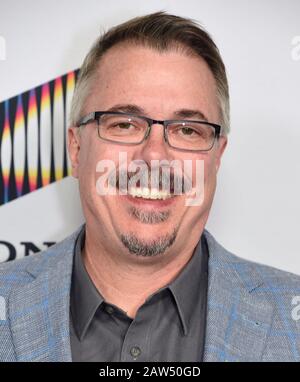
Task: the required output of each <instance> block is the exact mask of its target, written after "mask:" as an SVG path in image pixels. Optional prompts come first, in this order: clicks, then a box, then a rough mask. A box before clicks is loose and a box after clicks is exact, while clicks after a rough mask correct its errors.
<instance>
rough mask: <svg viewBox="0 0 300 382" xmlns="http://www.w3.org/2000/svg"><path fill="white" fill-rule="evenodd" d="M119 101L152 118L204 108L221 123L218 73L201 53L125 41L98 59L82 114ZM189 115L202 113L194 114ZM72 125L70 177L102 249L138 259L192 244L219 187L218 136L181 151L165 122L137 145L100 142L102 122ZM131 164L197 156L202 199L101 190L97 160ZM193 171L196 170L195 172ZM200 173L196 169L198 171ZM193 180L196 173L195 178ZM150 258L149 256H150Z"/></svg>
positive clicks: (220, 143)
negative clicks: (192, 202) (209, 144)
mask: <svg viewBox="0 0 300 382" xmlns="http://www.w3.org/2000/svg"><path fill="white" fill-rule="evenodd" d="M116 107H118V110H120V111H128V110H129V111H134V110H137V111H139V112H138V113H137V114H138V115H144V116H147V117H150V118H153V119H155V120H165V119H179V118H178V111H180V110H182V109H188V110H195V111H199V112H200V113H201V114H203V116H204V117H205V118H206V119H207V120H208V121H209V122H212V123H216V124H218V123H220V114H219V107H218V100H217V96H216V84H215V80H214V77H213V75H212V73H211V71H210V69H209V67H208V66H207V64H206V63H205V61H204V60H202V59H201V58H200V57H191V56H187V55H185V54H184V53H181V52H178V51H177V52H175V51H167V52H164V53H159V52H157V51H155V50H153V49H150V48H146V47H142V46H133V45H129V44H124V43H123V44H121V45H118V46H115V47H113V48H111V49H110V50H109V51H108V52H106V53H105V55H104V56H103V58H102V59H101V61H100V63H99V65H98V70H97V73H96V75H95V77H94V79H93V82H92V85H91V92H90V94H89V96H88V98H87V100H86V102H85V105H84V113H83V115H85V114H88V113H90V112H94V111H105V110H109V109H111V108H113V109H114V110H115V109H116ZM190 119H197V120H198V119H199V117H197V115H195V116H194V117H193V118H190ZM77 130H78V129H77V128H70V129H69V151H70V157H71V161H72V168H73V176H75V177H77V178H78V179H79V186H80V195H81V201H82V206H83V210H84V215H85V218H86V223H87V230H88V229H90V230H91V231H92V232H93V234H94V235H98V239H97V240H98V241H99V243H101V245H102V247H103V248H105V247H106V246H107V248H111V249H112V250H118V251H119V252H121V253H124V256H127V257H128V256H131V257H132V255H134V254H135V255H141V256H135V259H138V260H137V261H146V260H143V259H146V258H147V259H150V258H159V257H160V256H161V255H162V254H165V256H170V255H171V253H172V254H176V253H178V252H179V251H181V250H184V249H187V248H188V247H189V246H191V249H192V247H193V246H195V244H196V242H197V240H199V237H200V234H201V232H202V230H203V228H204V226H205V223H206V221H207V218H208V214H209V210H210V207H211V204H212V200H213V195H214V192H215V187H216V174H217V170H218V167H219V165H220V158H221V155H222V153H223V150H224V149H225V146H226V142H227V140H226V138H225V137H222V136H221V137H220V139H219V140H218V141H215V144H214V146H213V148H212V149H211V150H210V151H207V152H190V151H179V150H176V149H175V148H171V147H169V146H168V144H167V143H166V142H165V140H164V134H163V126H162V125H159V124H154V125H153V126H152V129H151V133H150V135H149V136H148V138H147V139H146V140H145V141H144V142H143V143H141V144H139V145H133V146H130V145H121V144H118V143H110V142H106V141H104V140H101V139H100V138H99V137H98V132H97V123H90V124H88V125H87V126H85V127H84V128H83V129H82V132H81V134H80V136H79V135H78V134H77V133H78V131H77ZM120 152H123V153H124V152H125V153H126V155H127V162H128V163H130V162H131V161H133V160H135V161H136V160H138V161H143V162H145V163H146V164H147V165H148V166H149V167H150V166H151V161H153V160H160V161H161V160H167V161H169V162H171V161H173V160H178V161H180V162H181V163H183V162H184V161H185V160H189V161H191V162H192V164H193V170H195V168H196V160H202V161H203V163H204V200H203V202H202V203H201V205H198V206H187V205H186V196H185V195H178V196H175V197H172V198H170V199H167V200H152V201H151V200H149V199H144V198H137V197H132V196H130V195H126V196H124V195H119V194H118V193H117V194H116V195H101V196H100V195H99V194H98V193H97V187H96V185H97V180H98V178H99V175H100V174H99V172H97V171H96V168H97V163H98V162H99V161H102V160H110V161H113V162H114V163H115V166H116V169H117V170H118V168H119V165H120V163H119V153H120ZM193 172H194V171H193ZM194 176H195V174H193V177H194ZM193 179H194V178H193ZM148 261H150V260H148Z"/></svg>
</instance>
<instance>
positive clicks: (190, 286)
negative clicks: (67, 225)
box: [71, 225, 208, 340]
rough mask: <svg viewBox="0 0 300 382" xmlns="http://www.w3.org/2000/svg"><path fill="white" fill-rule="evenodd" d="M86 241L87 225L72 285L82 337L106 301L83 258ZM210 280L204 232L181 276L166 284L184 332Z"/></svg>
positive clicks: (78, 244) (75, 323) (76, 321)
mask: <svg viewBox="0 0 300 382" xmlns="http://www.w3.org/2000/svg"><path fill="white" fill-rule="evenodd" d="M84 241H85V225H84V226H83V228H82V230H81V231H80V233H79V235H78V237H77V240H76V243H75V247H74V266H73V275H72V285H71V315H72V321H73V326H74V329H75V331H76V334H77V336H78V338H79V339H80V340H81V339H82V338H83V337H84V335H85V333H86V331H87V329H88V327H89V325H90V323H91V321H92V319H93V317H94V315H95V313H96V311H97V309H98V307H99V306H100V305H101V304H102V303H103V302H104V298H103V297H102V295H101V294H100V293H99V291H98V290H97V289H96V287H95V286H94V284H93V282H92V280H91V278H90V277H89V274H88V272H87V270H86V269H85V266H84V264H83V260H82V255H81V252H82V249H83V246H84ZM207 279H208V249H207V245H206V239H205V237H204V234H202V236H201V238H200V240H199V242H198V243H197V245H196V247H195V249H194V252H193V255H192V257H191V259H190V260H189V261H188V263H187V264H186V265H185V267H184V268H183V269H182V270H181V272H180V273H179V275H178V276H177V277H176V279H175V280H174V281H172V282H171V283H170V284H168V285H166V286H164V287H163V288H161V289H160V290H159V291H156V292H155V293H153V294H152V295H151V296H150V297H149V298H148V299H150V298H151V297H152V296H153V295H155V294H157V293H158V292H160V291H161V290H163V289H168V290H169V291H170V292H171V294H172V296H173V297H174V301H175V305H176V307H177V310H178V314H179V316H180V320H181V324H182V329H183V333H184V335H187V334H188V332H189V328H190V325H191V319H192V317H193V316H194V314H195V310H194V307H195V303H196V301H197V299H199V298H201V299H202V300H203V301H201V305H202V302H203V303H204V301H205V298H206V296H205V295H204V293H205V290H206V284H207Z"/></svg>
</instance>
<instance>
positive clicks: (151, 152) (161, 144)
mask: <svg viewBox="0 0 300 382" xmlns="http://www.w3.org/2000/svg"><path fill="white" fill-rule="evenodd" d="M136 148H137V151H136V153H135V154H136V155H135V157H136V158H135V159H142V160H144V161H145V162H147V163H148V165H151V161H152V160H163V159H166V160H172V159H173V157H172V155H171V153H170V150H169V147H168V144H167V142H166V141H165V138H164V125H162V124H160V123H156V122H154V123H153V125H152V127H151V129H150V133H149V135H148V137H147V138H146V140H145V141H144V142H143V143H142V144H141V145H138V146H136ZM137 156H138V157H139V158H137Z"/></svg>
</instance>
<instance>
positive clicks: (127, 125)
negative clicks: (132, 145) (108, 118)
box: [112, 122, 135, 130]
mask: <svg viewBox="0 0 300 382" xmlns="http://www.w3.org/2000/svg"><path fill="white" fill-rule="evenodd" d="M130 126H133V127H135V126H134V125H132V124H131V123H129V122H119V123H116V124H114V125H113V126H112V127H119V128H120V129H122V130H128V129H129V128H130Z"/></svg>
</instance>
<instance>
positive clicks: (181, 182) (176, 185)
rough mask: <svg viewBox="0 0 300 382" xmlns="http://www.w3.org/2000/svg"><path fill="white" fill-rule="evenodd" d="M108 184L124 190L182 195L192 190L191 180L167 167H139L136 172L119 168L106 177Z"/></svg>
mask: <svg viewBox="0 0 300 382" xmlns="http://www.w3.org/2000/svg"><path fill="white" fill-rule="evenodd" d="M108 182H109V184H110V185H111V186H112V187H117V188H118V189H126V188H127V187H128V188H130V187H146V188H150V189H151V188H154V189H157V190H159V191H162V190H167V191H169V192H170V193H171V194H182V193H187V192H189V191H191V190H192V187H193V184H192V180H191V178H190V177H189V176H187V175H186V174H183V173H182V172H181V171H180V172H179V173H178V172H177V171H176V170H175V171H174V170H173V169H172V168H167V167H157V168H154V169H153V168H150V167H145V166H144V167H140V168H139V169H138V170H136V171H127V169H123V168H119V171H116V172H112V173H111V174H109V175H108Z"/></svg>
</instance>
